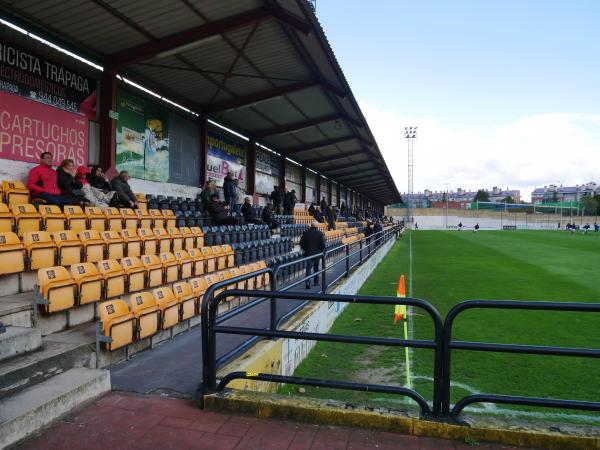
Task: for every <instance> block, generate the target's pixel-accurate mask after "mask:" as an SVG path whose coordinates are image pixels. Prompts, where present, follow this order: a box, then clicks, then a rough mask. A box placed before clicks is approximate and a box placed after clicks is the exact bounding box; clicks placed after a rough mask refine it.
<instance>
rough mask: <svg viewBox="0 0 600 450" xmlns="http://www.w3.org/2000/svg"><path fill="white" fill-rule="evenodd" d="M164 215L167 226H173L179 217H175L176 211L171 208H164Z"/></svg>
mask: <svg viewBox="0 0 600 450" xmlns="http://www.w3.org/2000/svg"><path fill="white" fill-rule="evenodd" d="M162 215H163V217H164V218H165V228H173V227H174V226H175V223H176V222H177V218H176V217H175V213H173V211H171V210H170V209H163V210H162Z"/></svg>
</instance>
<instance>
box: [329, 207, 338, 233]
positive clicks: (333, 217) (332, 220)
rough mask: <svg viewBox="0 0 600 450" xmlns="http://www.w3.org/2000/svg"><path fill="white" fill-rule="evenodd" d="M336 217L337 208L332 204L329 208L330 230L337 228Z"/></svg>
mask: <svg viewBox="0 0 600 450" xmlns="http://www.w3.org/2000/svg"><path fill="white" fill-rule="evenodd" d="M336 219H337V217H336V215H335V208H334V207H333V206H330V207H329V208H327V227H328V228H329V231H331V230H335V221H336Z"/></svg>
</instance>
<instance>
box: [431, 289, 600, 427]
mask: <svg viewBox="0 0 600 450" xmlns="http://www.w3.org/2000/svg"><path fill="white" fill-rule="evenodd" d="M469 309H513V310H530V311H571V312H596V313H597V312H600V304H597V303H568V302H532V301H516V300H468V301H464V302H461V303H459V304H457V305H455V306H454V307H453V308H452V309H451V310H450V311H449V312H448V315H447V316H446V320H445V322H444V354H443V359H444V377H443V383H444V385H443V388H442V398H443V400H442V414H444V415H450V416H451V417H452V418H456V417H458V415H459V414H460V413H461V411H462V410H463V409H464V408H465V407H466V406H468V405H470V404H472V403H481V402H485V403H502V404H513V405H524V406H539V407H548V408H564V409H575V410H587V411H600V402H585V401H578V400H558V399H552V398H539V397H522V396H514V395H495V394H476V395H468V396H466V397H463V398H461V399H460V400H459V401H458V402H456V404H455V405H454V408H452V410H450V382H451V378H452V375H451V370H452V350H472V351H480V352H501V353H519V354H529V355H549V356H578V357H584V358H600V349H589V348H568V347H553V346H540V345H517V344H496V343H483V342H467V341H452V327H453V325H454V321H455V319H456V317H457V316H458V315H459V314H460V313H462V312H464V311H466V310H469Z"/></svg>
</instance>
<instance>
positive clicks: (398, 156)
mask: <svg viewBox="0 0 600 450" xmlns="http://www.w3.org/2000/svg"><path fill="white" fill-rule="evenodd" d="M360 107H361V109H362V111H363V113H364V115H365V116H366V118H367V122H368V123H369V126H370V128H371V131H372V132H373V134H374V135H375V139H376V140H377V143H378V144H379V148H380V149H381V152H382V153H383V156H384V158H385V160H386V162H387V164H388V167H389V168H390V171H391V173H392V176H393V177H394V180H395V181H396V186H397V187H398V189H399V191H400V192H405V191H406V188H407V144H406V140H405V139H404V136H403V130H404V127H405V126H418V127H419V133H418V136H417V139H416V140H415V145H414V150H415V151H414V154H415V161H414V190H415V192H419V191H423V190H424V189H426V188H427V189H432V190H444V189H445V183H450V188H451V189H456V188H458V187H461V188H463V189H474V190H476V189H478V188H491V187H492V186H499V187H502V188H506V187H509V188H513V189H520V190H521V196H522V198H524V199H527V200H529V198H530V194H531V191H532V190H533V189H534V188H535V187H540V186H544V185H547V184H552V183H557V182H561V183H562V184H564V185H575V184H581V183H585V182H588V181H592V180H593V181H596V182H599V181H600V180H599V179H598V178H599V177H600V114H571V113H555V114H542V115H536V116H530V117H523V118H518V119H516V120H514V121H513V122H512V123H508V124H499V125H498V127H497V128H495V129H491V130H489V129H485V130H484V129H481V128H476V127H473V128H457V127H456V126H452V125H450V124H447V123H444V121H443V120H441V119H438V118H436V117H407V116H401V115H399V114H398V113H396V112H394V111H386V110H383V109H381V108H378V107H377V106H376V105H373V104H370V103H365V102H361V103H360Z"/></svg>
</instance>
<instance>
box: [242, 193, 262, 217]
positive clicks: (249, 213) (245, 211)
mask: <svg viewBox="0 0 600 450" xmlns="http://www.w3.org/2000/svg"><path fill="white" fill-rule="evenodd" d="M241 211H242V215H243V216H244V220H245V221H246V223H262V221H261V220H260V219H258V218H257V217H256V212H255V211H254V208H252V205H251V204H250V197H246V198H245V199H244V204H243V205H242V209H241Z"/></svg>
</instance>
